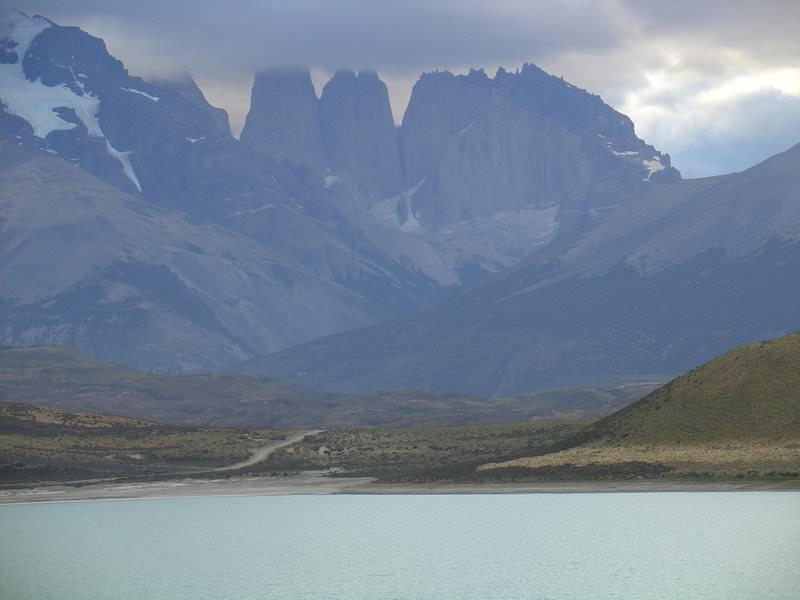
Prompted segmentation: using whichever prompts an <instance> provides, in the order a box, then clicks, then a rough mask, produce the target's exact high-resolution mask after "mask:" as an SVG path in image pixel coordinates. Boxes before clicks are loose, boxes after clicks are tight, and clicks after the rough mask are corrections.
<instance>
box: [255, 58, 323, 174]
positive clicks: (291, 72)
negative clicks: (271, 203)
mask: <svg viewBox="0 0 800 600" xmlns="http://www.w3.org/2000/svg"><path fill="white" fill-rule="evenodd" d="M240 139H241V140H242V141H243V142H246V143H248V144H250V145H251V146H252V147H253V148H255V149H256V150H258V151H260V152H262V153H263V154H265V155H267V156H271V157H273V158H275V159H276V160H283V159H284V158H286V159H289V160H291V161H292V162H294V163H296V164H300V165H309V166H313V167H322V166H324V165H325V163H326V157H325V150H324V147H323V144H322V131H321V124H320V107H319V100H318V99H317V94H316V92H315V91H314V84H313V83H312V82H311V75H310V74H309V72H308V70H307V69H301V68H286V67H283V68H280V67H279V68H271V69H265V70H263V71H261V72H259V73H258V74H256V78H255V81H254V82H253V91H252V94H251V101H250V112H249V113H248V115H247V119H246V121H245V125H244V129H242V135H241V138H240Z"/></svg>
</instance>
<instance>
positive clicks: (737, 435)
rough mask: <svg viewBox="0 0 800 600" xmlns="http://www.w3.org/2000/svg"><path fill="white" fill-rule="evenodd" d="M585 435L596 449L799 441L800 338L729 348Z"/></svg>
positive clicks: (611, 416) (604, 420) (614, 415)
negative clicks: (726, 351)
mask: <svg viewBox="0 0 800 600" xmlns="http://www.w3.org/2000/svg"><path fill="white" fill-rule="evenodd" d="M584 435H585V436H586V439H585V441H584V444H590V445H595V446H597V445H612V446H616V445H665V444H695V443H703V444H720V443H730V442H737V443H738V442H743V441H746V440H753V441H772V442H785V441H791V440H797V441H800V333H796V334H793V335H789V336H786V337H783V338H779V339H777V340H772V341H768V342H758V343H755V344H748V345H746V346H740V347H739V348H735V349H734V350H732V351H730V352H728V353H726V354H723V355H722V356H720V357H719V358H716V359H714V360H712V361H711V362H709V363H706V364H704V365H702V366H701V367H698V368H697V369H694V370H692V371H689V372H688V373H686V374H685V375H682V376H681V377H678V378H677V379H674V380H673V381H671V382H670V383H668V384H667V385H665V386H663V387H661V388H659V389H658V390H656V391H654V392H653V393H652V394H650V395H649V396H647V397H645V398H643V399H642V400H640V401H639V402H636V403H634V404H631V405H630V406H628V407H627V408H625V409H622V410H620V411H619V412H617V413H614V414H613V415H610V416H608V417H606V418H605V419H602V420H600V421H599V422H597V423H596V424H595V425H593V426H592V427H590V428H589V429H588V430H587V431H586V432H585V433H584Z"/></svg>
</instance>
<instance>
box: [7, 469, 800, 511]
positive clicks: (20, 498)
mask: <svg viewBox="0 0 800 600" xmlns="http://www.w3.org/2000/svg"><path fill="white" fill-rule="evenodd" d="M742 491H795V492H797V491H800V481H799V480H788V481H741V482H740V481H733V482H687V481H667V480H663V481H656V480H650V481H570V482H541V483H538V482H537V483H494V484H380V483H373V482H372V480H371V479H369V478H364V477H362V478H344V477H325V476H322V475H321V474H303V475H298V476H294V477H281V478H269V477H241V478H226V479H184V480H173V481H158V482H141V483H98V484H91V485H83V486H79V487H78V486H70V485H48V486H44V485H43V486H39V487H28V488H13V489H0V504H29V503H40V502H80V501H87V500H146V499H165V498H186V497H204V496H205V497H208V496H290V495H331V494H359V495H403V494H407V495H419V494H586V493H648V492H742Z"/></svg>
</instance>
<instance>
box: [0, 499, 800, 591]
mask: <svg viewBox="0 0 800 600" xmlns="http://www.w3.org/2000/svg"><path fill="white" fill-rule="evenodd" d="M0 531H1V532H2V538H1V539H0V597H2V598H3V600H5V599H13V600H50V599H52V600H94V599H97V600H100V599H102V600H134V599H136V600H168V599H169V600H175V599H192V600H200V599H209V600H210V599H214V600H240V599H248V600H249V599H291V600H295V599H296V600H301V599H326V600H332V599H348V600H360V599H364V600H367V599H370V600H375V599H387V600H388V599H392V600H401V599H422V598H425V599H437V600H438V599H459V600H460V599H464V600H467V599H469V600H473V599H475V600H477V599H480V600H493V599H517V598H520V599H522V598H525V599H541V600H562V599H563V600H566V599H584V598H585V599H593V600H605V599H609V600H610V599H614V600H627V599H631V600H647V599H656V600H672V599H674V600H679V599H680V600H689V599H714V600H717V599H718V600H739V599H741V600H770V599H774V600H798V598H800V493H795V492H734V493H724V492H715V493H699V492H696V493H648V494H552V495H548V494H533V495H522V494H520V495H440V496H437V495H427V496H413V495H408V496H406V495H403V496H349V495H341V496H273V497H216V498H215V497H209V498H177V499H164V500H160V499H159V500H125V501H95V502H75V503H50V504H26V505H7V506H0Z"/></svg>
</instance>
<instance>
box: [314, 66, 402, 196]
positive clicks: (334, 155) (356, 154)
mask: <svg viewBox="0 0 800 600" xmlns="http://www.w3.org/2000/svg"><path fill="white" fill-rule="evenodd" d="M320 115H321V122H322V141H323V143H324V145H325V149H326V151H327V156H328V160H329V166H330V167H331V168H332V169H334V170H344V171H347V172H349V173H352V174H353V175H354V176H355V178H356V179H357V180H360V182H361V184H362V185H368V186H370V187H373V188H375V193H376V195H379V197H380V196H383V197H386V196H390V195H392V194H394V193H397V192H398V191H399V190H400V189H401V177H400V161H399V156H398V153H397V131H396V129H395V125H394V119H393V118H392V110H391V105H390V104H389V92H388V90H387V89H386V85H385V84H384V83H383V81H381V80H380V78H379V77H378V75H377V73H375V72H374V71H361V72H360V73H358V75H356V74H355V73H354V72H353V71H349V70H341V71H337V72H336V74H334V76H333V77H332V78H331V80H330V81H329V82H328V83H327V84H326V85H325V87H324V88H323V90H322V96H321V98H320Z"/></svg>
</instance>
